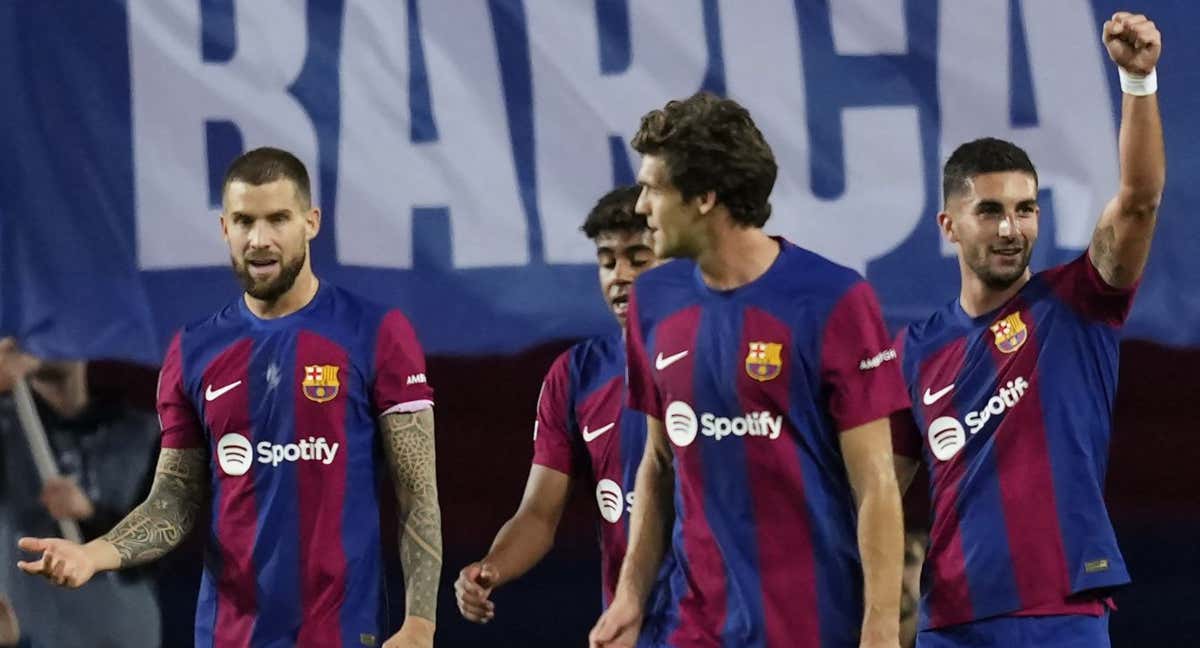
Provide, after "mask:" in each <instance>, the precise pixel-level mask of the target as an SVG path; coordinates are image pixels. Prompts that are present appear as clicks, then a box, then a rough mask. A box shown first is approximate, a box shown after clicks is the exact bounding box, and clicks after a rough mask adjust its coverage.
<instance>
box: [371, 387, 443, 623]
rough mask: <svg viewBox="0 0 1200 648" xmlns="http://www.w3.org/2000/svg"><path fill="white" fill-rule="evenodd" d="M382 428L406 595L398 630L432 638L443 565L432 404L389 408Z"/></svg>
mask: <svg viewBox="0 0 1200 648" xmlns="http://www.w3.org/2000/svg"><path fill="white" fill-rule="evenodd" d="M382 428H383V448H384V454H385V455H386V457H387V462H388V466H389V468H390V469H391V471H392V481H393V484H394V485H395V488H396V501H397V503H398V504H399V507H400V564H401V567H402V568H403V569H404V589H405V592H406V595H407V599H406V610H407V616H406V618H405V621H404V628H402V629H401V631H400V632H401V633H402V634H404V633H407V632H420V633H421V634H425V633H427V634H428V640H429V641H430V642H432V639H433V626H434V623H435V621H436V619H437V594H438V582H439V579H440V577H441V571H442V513H441V509H440V508H438V492H437V466H436V461H435V460H436V454H435V453H434V443H433V410H432V409H423V410H421V411H419V412H397V413H394V414H388V415H387V416H384V417H383V425H382ZM398 645H399V644H398Z"/></svg>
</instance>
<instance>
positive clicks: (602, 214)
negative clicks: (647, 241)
mask: <svg viewBox="0 0 1200 648" xmlns="http://www.w3.org/2000/svg"><path fill="white" fill-rule="evenodd" d="M640 193H642V188H641V187H639V186H637V185H633V186H629V187H618V188H616V189H613V190H612V191H610V192H608V193H606V194H604V195H603V196H601V197H600V200H597V201H596V206H595V207H592V211H590V212H588V215H587V219H586V220H584V221H583V227H580V228H579V229H581V230H583V233H584V234H586V235H587V237H588V238H590V239H594V238H596V237H597V236H599V235H600V233H601V232H612V231H620V232H640V231H642V230H646V229H649V228H650V226H649V225H647V224H646V216H645V215H644V214H639V213H637V212H635V211H634V210H633V209H634V206H635V205H637V199H638V194H640Z"/></svg>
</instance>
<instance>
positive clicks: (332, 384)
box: [301, 365, 340, 403]
mask: <svg viewBox="0 0 1200 648" xmlns="http://www.w3.org/2000/svg"><path fill="white" fill-rule="evenodd" d="M301 386H302V387H303V388H304V396H305V397H306V398H308V400H310V401H316V402H318V403H324V402H327V401H331V400H333V397H334V396H337V395H338V387H339V386H340V384H339V383H338V368H337V367H335V366H334V365H305V367H304V383H303V385H301Z"/></svg>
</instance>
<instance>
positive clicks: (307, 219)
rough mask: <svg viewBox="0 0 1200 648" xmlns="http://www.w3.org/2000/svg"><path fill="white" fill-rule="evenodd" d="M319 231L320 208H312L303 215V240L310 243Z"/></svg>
mask: <svg viewBox="0 0 1200 648" xmlns="http://www.w3.org/2000/svg"><path fill="white" fill-rule="evenodd" d="M320 231H321V208H320V207H313V208H312V209H309V210H308V211H307V212H305V214H304V238H305V240H307V241H311V240H313V239H315V238H317V233H318V232H320Z"/></svg>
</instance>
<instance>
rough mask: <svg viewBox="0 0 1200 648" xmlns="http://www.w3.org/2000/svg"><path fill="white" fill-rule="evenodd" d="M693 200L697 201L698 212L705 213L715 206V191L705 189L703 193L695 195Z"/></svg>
mask: <svg viewBox="0 0 1200 648" xmlns="http://www.w3.org/2000/svg"><path fill="white" fill-rule="evenodd" d="M695 200H696V201H697V205H696V206H697V207H699V209H700V213H701V214H702V215H707V214H708V212H710V211H712V210H713V209H714V208H715V207H716V206H717V192H715V191H705V192H704V193H702V194H700V195H698V196H696V198H695Z"/></svg>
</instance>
